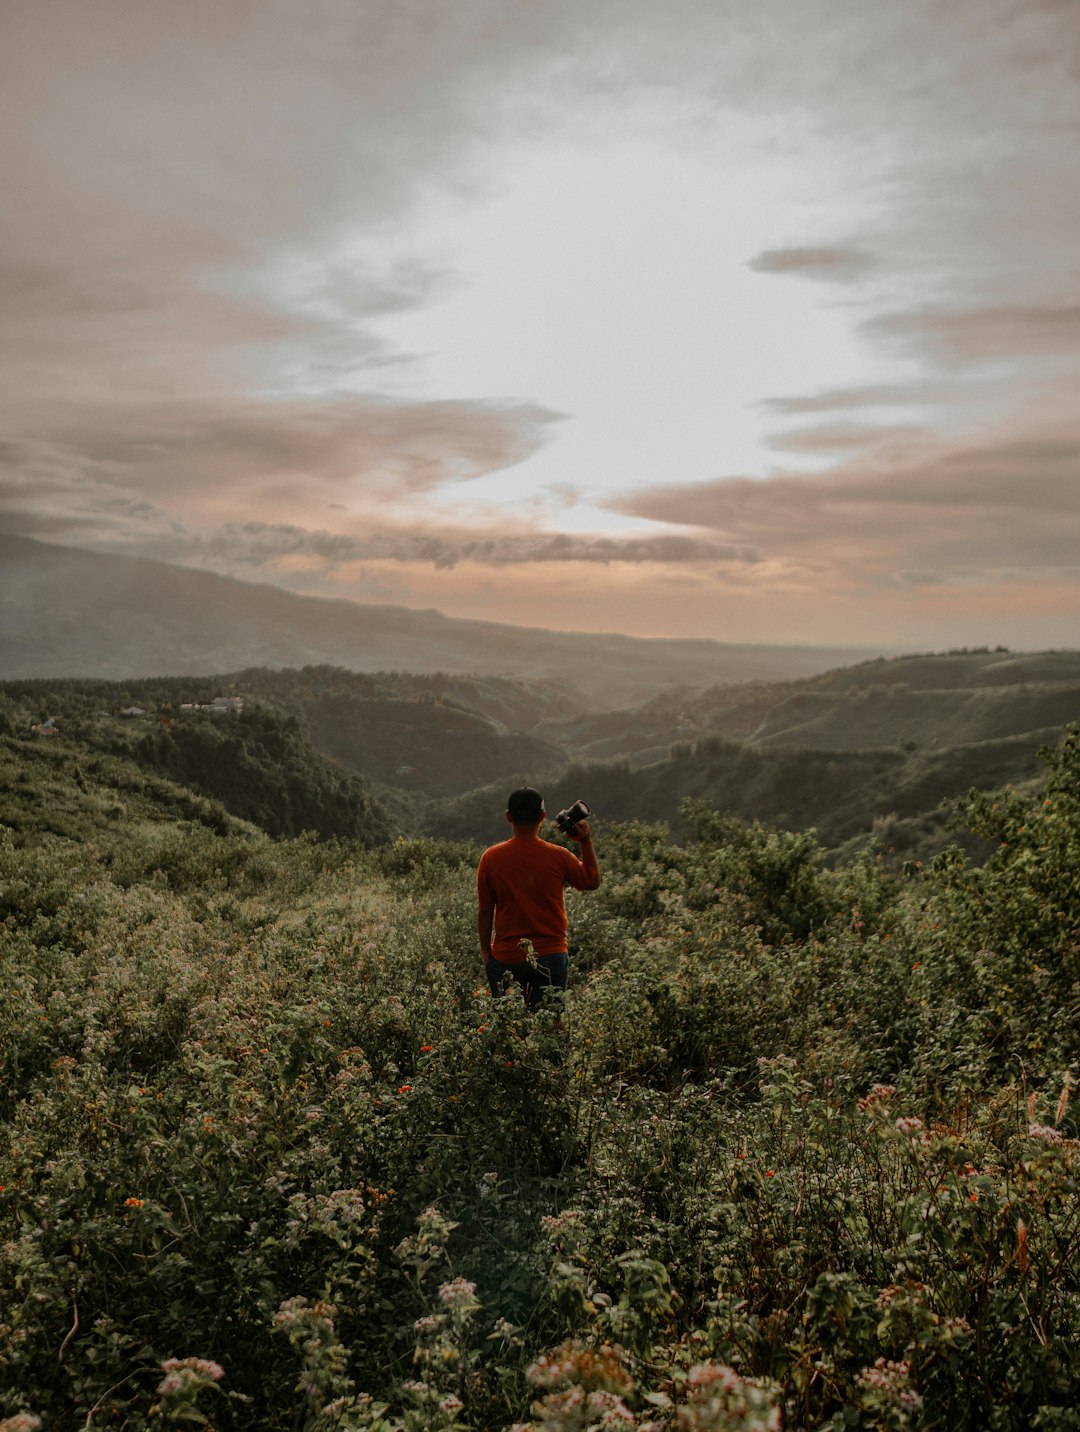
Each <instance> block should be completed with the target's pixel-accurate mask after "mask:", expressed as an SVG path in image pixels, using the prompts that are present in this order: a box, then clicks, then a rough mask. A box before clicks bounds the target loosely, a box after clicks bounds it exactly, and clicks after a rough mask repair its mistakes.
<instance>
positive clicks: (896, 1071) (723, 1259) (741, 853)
mask: <svg viewBox="0 0 1080 1432" xmlns="http://www.w3.org/2000/svg"><path fill="white" fill-rule="evenodd" d="M9 712H10V708H9ZM209 719H212V720H219V719H221V720H224V719H227V718H224V717H222V718H209ZM761 754H762V755H771V754H772V753H771V752H764V753H761ZM823 758H826V757H825V756H824V755H823ZM1078 791H1080V741H1078V739H1077V737H1076V736H1075V735H1074V736H1073V737H1071V738H1070V739H1069V740H1067V741H1066V742H1064V743H1063V744H1061V745H1060V746H1059V747H1058V748H1057V749H1056V750H1055V751H1054V752H1053V754H1052V756H1051V759H1050V761H1049V764H1048V766H1047V768H1045V769H1044V770H1043V771H1042V772H1041V775H1040V778H1039V779H1038V781H1037V783H1036V785H1035V787H1034V788H1033V789H1032V791H1031V793H1030V795H1028V796H1026V797H1023V798H1021V797H1017V796H1007V795H1005V796H1000V795H999V796H994V797H993V798H986V799H976V800H973V801H970V802H968V803H967V805H966V809H965V810H964V812H963V813H962V814H963V818H964V820H965V822H966V823H967V824H968V825H969V826H970V828H971V830H972V832H973V834H975V835H977V836H978V838H980V839H981V840H982V841H984V842H985V844H986V848H987V850H988V851H989V852H990V853H989V855H988V857H987V859H986V860H985V861H984V862H983V863H981V864H977V865H973V864H970V863H969V862H967V861H965V860H964V859H963V857H962V856H960V855H959V854H958V853H957V852H955V851H952V852H949V853H948V854H947V855H946V856H944V857H942V859H940V860H938V861H936V862H934V863H933V864H932V865H930V866H927V867H925V868H924V869H922V870H921V871H911V872H909V873H908V874H907V875H905V876H904V877H903V878H899V877H897V876H896V875H895V874H894V873H893V872H891V871H890V870H889V869H888V868H887V867H886V866H885V865H884V864H883V863H882V862H879V861H873V860H860V861H858V862H856V863H854V864H851V865H845V864H841V865H839V866H838V867H837V868H835V869H828V868H826V866H825V863H824V860H823V853H822V851H821V850H820V848H819V847H818V846H817V845H816V844H815V842H814V841H813V840H812V839H810V838H808V837H807V836H805V835H801V836H800V835H795V834H792V833H787V832H783V831H777V832H768V831H765V830H762V829H761V828H749V829H746V828H743V827H742V826H740V825H739V823H738V822H734V821H731V820H728V819H726V818H724V817H723V816H720V815H717V814H716V813H715V812H711V811H709V810H708V809H707V808H704V807H702V808H699V809H698V810H696V811H695V812H694V813H693V816H692V819H691V821H690V823H689V825H688V828H687V832H686V835H685V837H684V838H683V839H682V840H681V841H679V842H674V841H672V840H670V839H669V838H668V837H666V836H665V835H664V833H663V832H661V831H658V830H657V829H655V828H653V827H649V826H643V825H640V824H638V823H634V822H631V823H629V824H626V825H617V824H613V823H611V822H610V821H607V822H603V823H601V825H600V828H599V830H598V838H599V846H600V859H601V865H602V868H603V872H604V880H603V883H602V885H601V887H600V889H599V890H598V891H596V892H594V893H592V894H588V895H580V896H578V895H573V896H572V897H571V900H572V903H571V909H570V914H571V921H572V932H573V953H572V957H571V983H570V989H569V991H568V993H567V995H566V998H565V1001H562V1002H559V1003H556V1004H555V1005H554V1006H553V1007H552V1008H551V1009H545V1010H542V1011H541V1012H540V1013H538V1014H536V1015H529V1014H528V1013H527V1012H526V1011H525V1010H524V1008H523V1006H522V1002H521V1000H520V998H519V997H517V996H515V995H514V994H513V993H512V992H511V993H510V994H509V995H508V996H507V997H505V998H503V999H500V1000H492V999H491V998H490V997H489V995H488V992H487V988H486V985H485V984H484V982H483V976H482V973H481V969H480V964H479V959H478V952H477V948H476V939H477V937H476V925H475V918H474V915H475V893H474V883H473V875H474V868H475V861H476V858H477V854H478V851H477V849H476V848H475V847H473V846H462V845H450V844H443V843H439V842H434V841H430V840H417V839H411V840H399V841H397V842H394V843H393V844H388V845H380V846H378V847H376V848H370V847H366V846H365V845H363V844H361V843H359V842H357V841H352V840H334V841H329V842H319V841H313V840H310V839H297V840H277V841H275V840H271V839H270V838H269V837H268V836H267V835H266V834H265V833H263V832H262V831H260V830H258V829H256V828H254V827H253V826H251V825H249V824H244V823H241V822H239V821H236V820H235V819H233V818H232V817H230V816H228V815H227V814H226V812H225V811H224V810H223V809H222V808H221V806H220V805H217V804H215V803H214V802H212V801H209V800H208V799H207V798H206V797H204V796H201V795H199V794H198V793H197V792H194V791H192V790H191V789H190V788H188V787H186V786H185V785H184V784H183V783H182V782H179V781H176V780H172V779H169V778H166V777H163V776H160V775H156V774H153V773H151V772H149V771H147V770H145V769H142V768H140V767H138V766H136V765H135V764H133V763H132V761H131V760H130V759H128V758H127V757H122V756H118V755H108V754H103V753H99V752H98V753H96V752H92V751H88V750H87V749H85V748H83V749H81V750H80V749H78V748H77V747H76V743H75V741H74V739H73V738H69V737H62V736H55V737H49V736H37V737H33V738H31V737H28V736H24V735H18V736H11V735H6V736H3V735H0V930H2V931H3V940H2V941H0V1307H2V1308H3V1310H4V1312H3V1318H2V1319H0V1367H2V1368H3V1378H2V1380H0V1423H6V1426H7V1427H8V1428H10V1429H11V1432H31V1429H33V1428H34V1427H35V1426H37V1425H38V1419H39V1418H40V1419H41V1425H43V1426H44V1427H46V1428H91V1429H92V1428H95V1427H97V1426H98V1425H101V1426H106V1425H110V1426H112V1425H115V1426H117V1427H125V1428H128V1429H129V1432H152V1429H155V1428H159V1427H161V1426H163V1425H173V1426H179V1425H194V1426H211V1427H215V1428H217V1429H219V1432H295V1429H296V1428H303V1429H305V1432H511V1429H517V1430H518V1432H557V1430H558V1432H565V1429H567V1428H568V1427H572V1428H577V1429H580V1428H581V1427H582V1425H583V1419H582V1417H581V1416H579V1415H578V1414H579V1412H580V1411H581V1410H582V1409H584V1410H585V1412H586V1413H587V1414H588V1416H589V1417H590V1418H591V1421H590V1422H589V1423H588V1424H585V1425H589V1426H602V1425H607V1426H609V1427H619V1428H625V1429H627V1432H634V1429H636V1432H753V1429H755V1428H757V1429H761V1428H776V1427H778V1426H783V1427H787V1428H792V1429H794V1428H812V1427H813V1428H825V1427H831V1428H841V1427H849V1428H857V1427H865V1428H871V1429H874V1428H876V1429H886V1428H889V1429H900V1428H904V1427H911V1428H914V1427H926V1428H931V1427H934V1428H937V1427H941V1428H945V1427H947V1428H950V1429H955V1432H985V1429H986V1428H988V1427H993V1428H996V1429H999V1432H1029V1429H1031V1428H1055V1427H1060V1428H1067V1427H1069V1426H1070V1425H1071V1423H1072V1422H1073V1421H1075V1417H1074V1414H1073V1409H1074V1408H1075V1406H1076V1405H1077V1401H1078V1398H1080V1313H1078V1309H1080V1228H1078V1224H1077V1218H1076V1197H1075V1187H1076V1169H1077V1155H1078V1148H1080V1143H1078V1139H1077V1134H1078V1132H1080V1126H1078V1123H1077V1105H1076V1102H1075V1087H1074V1086H1075V1073H1074V1071H1075V1070H1076V1068H1077V1061H1078V1059H1080V1024H1078V1022H1077V1020H1076V1017H1075V1015H1076V987H1077V980H1078V978H1080V967H1078V958H1077V949H1078V947H1077V923H1076V912H1077V901H1078V899H1080V886H1078V876H1077V871H1078V870H1080V796H1078ZM555 998H556V1000H558V999H559V997H558V996H556V997H555Z"/></svg>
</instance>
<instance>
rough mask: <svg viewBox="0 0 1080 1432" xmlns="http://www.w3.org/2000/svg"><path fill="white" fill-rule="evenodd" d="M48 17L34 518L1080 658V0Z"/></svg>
mask: <svg viewBox="0 0 1080 1432" xmlns="http://www.w3.org/2000/svg"><path fill="white" fill-rule="evenodd" d="M5 28H6V37H5V47H4V50H3V54H2V55H0V80H2V84H0V115H2V116H3V118H4V126H5V133H6V135H7V137H8V143H7V144H6V146H5V153H4V155H3V157H2V158H0V176H2V182H3V185H4V194H5V198H6V200H7V202H6V204H5V206H4V210H3V213H2V215H0V312H2V314H3V317H4V323H3V326H2V329H0V363H2V365H3V371H4V378H5V381H4V385H3V392H2V396H0V504H2V513H0V523H2V527H3V530H6V531H8V532H11V533H14V534H19V535H24V536H29V537H37V538H40V539H41V540H43V541H46V542H53V543H60V544H62V545H67V546H74V547H81V548H86V549H89V550H92V551H96V552H101V553H116V554H123V555H130V556H145V557H152V558H157V559H163V560H166V561H171V562H177V563H180V564H182V565H187V566H192V567H198V568H205V569H209V570H212V571H216V572H219V573H221V574H223V575H228V576H233V577H239V578H242V579H244V580H247V581H256V582H263V583H267V584H269V585H272V586H277V587H282V588H285V589H287V590H289V591H292V592H294V593H297V594H299V595H313V596H325V597H342V598H347V599H350V600H353V601H357V602H363V603H368V602H376V603H382V604H394V605H401V606H406V607H412V608H434V609H436V610H437V611H440V612H443V613H445V614H447V615H449V616H452V617H462V618H473V619H480V620H487V621H496V622H500V623H506V624H509V625H518V626H526V627H536V628H543V629H547V630H552V631H582V632H608V631H616V632H625V633H627V634H631V635H638V636H660V637H663V636H667V637H707V638H711V639H714V640H717V641H721V642H727V643H740V644H771V645H779V646H796V645H809V646H818V647H820V646H835V647H858V648H865V647H877V648H880V649H881V650H893V651H895V650H916V649H928V648H944V647H952V646H963V645H983V644H989V645H997V644H999V643H1000V644H1004V645H1008V646H1012V647H1018V648H1024V649H1029V650H1030V649H1037V648H1044V647H1053V646H1059V647H1060V646H1075V645H1076V636H1075V633H1076V631H1077V619H1078V617H1080V562H1078V559H1077V552H1078V550H1080V502H1078V501H1077V492H1076V488H1077V479H1078V469H1080V407H1078V405H1077V402H1076V391H1077V383H1078V379H1080V266H1078V265H1077V261H1076V257H1075V238H1076V234H1077V232H1078V231H1080V166H1077V164H1076V162H1075V155H1076V153H1077V152H1080V148H1078V141H1080V6H1077V5H1072V4H1068V3H1063V0H1019V3H1017V0H956V3H954V4H952V5H950V6H948V7H942V6H940V5H937V4H932V3H930V0H914V3H912V4H909V5H906V6H904V7H893V8H892V9H888V10H885V9H881V8H879V7H866V6H863V5H860V4H858V3H855V2H854V0H775V3H772V4H770V5H769V6H766V7H763V6H759V5H755V4H752V3H751V0H721V3H717V0H674V3H673V4H672V5H670V6H667V7H664V8H663V10H662V11H660V10H657V8H656V7H654V6H652V5H647V4H645V3H644V0H620V3H618V4H614V3H611V0H586V3H578V0H573V3H572V0H552V3H550V4H547V5H544V6H541V7H538V6H536V5H526V4H524V3H519V2H518V0H462V3H460V4H457V5H455V6H454V7H452V8H447V7H444V6H441V5H438V4H436V3H435V0H417V3H415V4H409V5H403V6H398V7H394V6H390V7H387V6H384V5H377V4H374V3H368V0H312V3H307V4H304V5H301V4H299V3H298V0H237V3H235V4H232V5H230V6H228V7H222V6H220V5H218V4H216V3H210V0H192V3H189V4H186V5H184V6H183V7H175V6H168V5H166V4H164V3H163V0H153V2H152V3H149V4H147V3H136V0H98V3H96V4H95V5H94V6H93V7H88V6H85V5H82V4H79V3H76V0H53V3H50V4H49V5H41V4H40V3H37V0H11V3H10V4H9V6H8V7H7V14H6V27H5Z"/></svg>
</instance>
